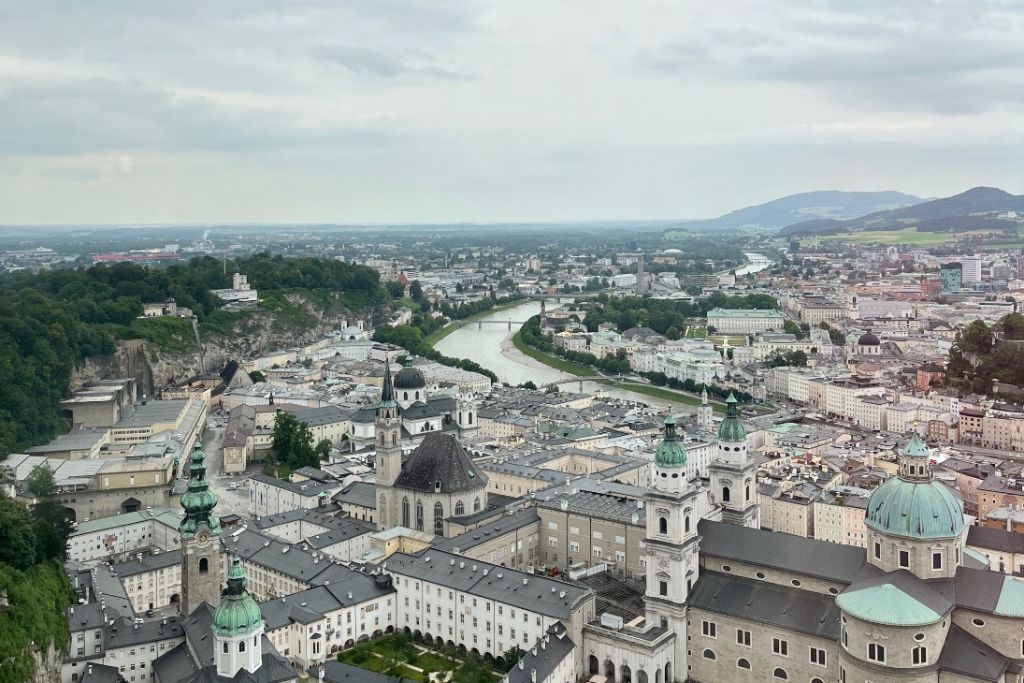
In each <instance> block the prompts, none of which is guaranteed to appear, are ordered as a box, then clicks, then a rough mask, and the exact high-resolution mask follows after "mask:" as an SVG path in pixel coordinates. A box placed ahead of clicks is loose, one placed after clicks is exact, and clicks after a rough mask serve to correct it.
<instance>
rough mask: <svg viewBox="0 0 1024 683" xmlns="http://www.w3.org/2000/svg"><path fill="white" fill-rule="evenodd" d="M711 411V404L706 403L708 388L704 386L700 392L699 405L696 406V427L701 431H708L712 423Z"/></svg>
mask: <svg viewBox="0 0 1024 683" xmlns="http://www.w3.org/2000/svg"><path fill="white" fill-rule="evenodd" d="M711 411H712V408H711V404H710V403H708V388H707V387H704V389H703V390H702V391H701V392H700V405H699V406H697V428H698V429H700V430H701V431H702V432H710V431H711V429H712V426H713V425H714V422H712V417H711V416H712V412H711Z"/></svg>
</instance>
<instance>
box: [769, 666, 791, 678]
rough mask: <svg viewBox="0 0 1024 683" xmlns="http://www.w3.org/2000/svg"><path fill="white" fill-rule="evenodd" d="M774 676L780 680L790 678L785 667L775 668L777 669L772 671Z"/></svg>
mask: <svg viewBox="0 0 1024 683" xmlns="http://www.w3.org/2000/svg"><path fill="white" fill-rule="evenodd" d="M772 676H774V677H775V678H777V679H779V680H780V681H788V680H789V674H787V673H786V670H785V669H783V668H782V667H779V668H777V669H775V671H773V672H772Z"/></svg>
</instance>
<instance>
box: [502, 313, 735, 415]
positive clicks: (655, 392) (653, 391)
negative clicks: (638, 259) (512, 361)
mask: <svg viewBox="0 0 1024 683" xmlns="http://www.w3.org/2000/svg"><path fill="white" fill-rule="evenodd" d="M512 344H513V346H515V348H516V350H517V351H519V352H520V353H522V354H523V355H525V356H528V357H529V358H531V359H533V360H535V361H537V362H538V363H542V364H544V365H546V366H548V367H550V368H554V369H556V370H561V371H562V372H566V373H570V374H572V375H575V376H576V377H588V376H592V375H595V374H598V371H597V370H595V369H593V368H591V367H588V366H586V365H581V364H579V363H573V362H572V361H568V360H566V359H564V358H559V357H558V356H553V355H551V354H549V353H544V352H543V351H540V350H538V349H535V348H533V347H532V346H530V345H529V344H527V343H526V342H525V341H524V340H523V336H522V334H521V333H520V332H516V333H515V334H513V335H512ZM593 381H594V382H595V383H597V384H602V385H604V386H608V387H614V388H617V389H624V390H626V391H632V392H634V393H637V394H643V395H644V396H650V397H651V398H656V399H660V400H662V401H669V402H671V403H681V404H683V405H690V406H697V405H700V403H701V399H700V397H699V396H694V395H693V394H687V393H683V392H681V391H675V390H673V389H665V388H663V387H656V386H653V385H651V384H641V383H639V382H626V381H622V380H615V379H598V380H593ZM711 407H712V409H713V410H714V411H715V412H716V413H724V412H725V405H724V404H722V403H718V402H715V401H711Z"/></svg>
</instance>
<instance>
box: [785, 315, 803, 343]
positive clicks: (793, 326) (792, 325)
mask: <svg viewBox="0 0 1024 683" xmlns="http://www.w3.org/2000/svg"><path fill="white" fill-rule="evenodd" d="M782 331H783V332H785V333H786V334H792V335H795V336H796V338H797V339H803V338H804V337H806V336H807V335H806V334H805V333H804V329H803V327H801V326H800V324H799V323H797V322H796V321H795V320H787V321H786V322H785V323H784V324H783V325H782Z"/></svg>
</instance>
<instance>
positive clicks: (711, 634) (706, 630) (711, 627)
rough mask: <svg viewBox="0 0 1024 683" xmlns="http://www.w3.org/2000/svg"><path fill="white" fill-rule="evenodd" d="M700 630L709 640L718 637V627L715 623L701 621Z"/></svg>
mask: <svg viewBox="0 0 1024 683" xmlns="http://www.w3.org/2000/svg"><path fill="white" fill-rule="evenodd" d="M700 630H701V632H702V633H703V634H704V635H705V636H707V637H708V638H717V637H718V625H717V624H716V623H715V622H713V621H701V622H700Z"/></svg>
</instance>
